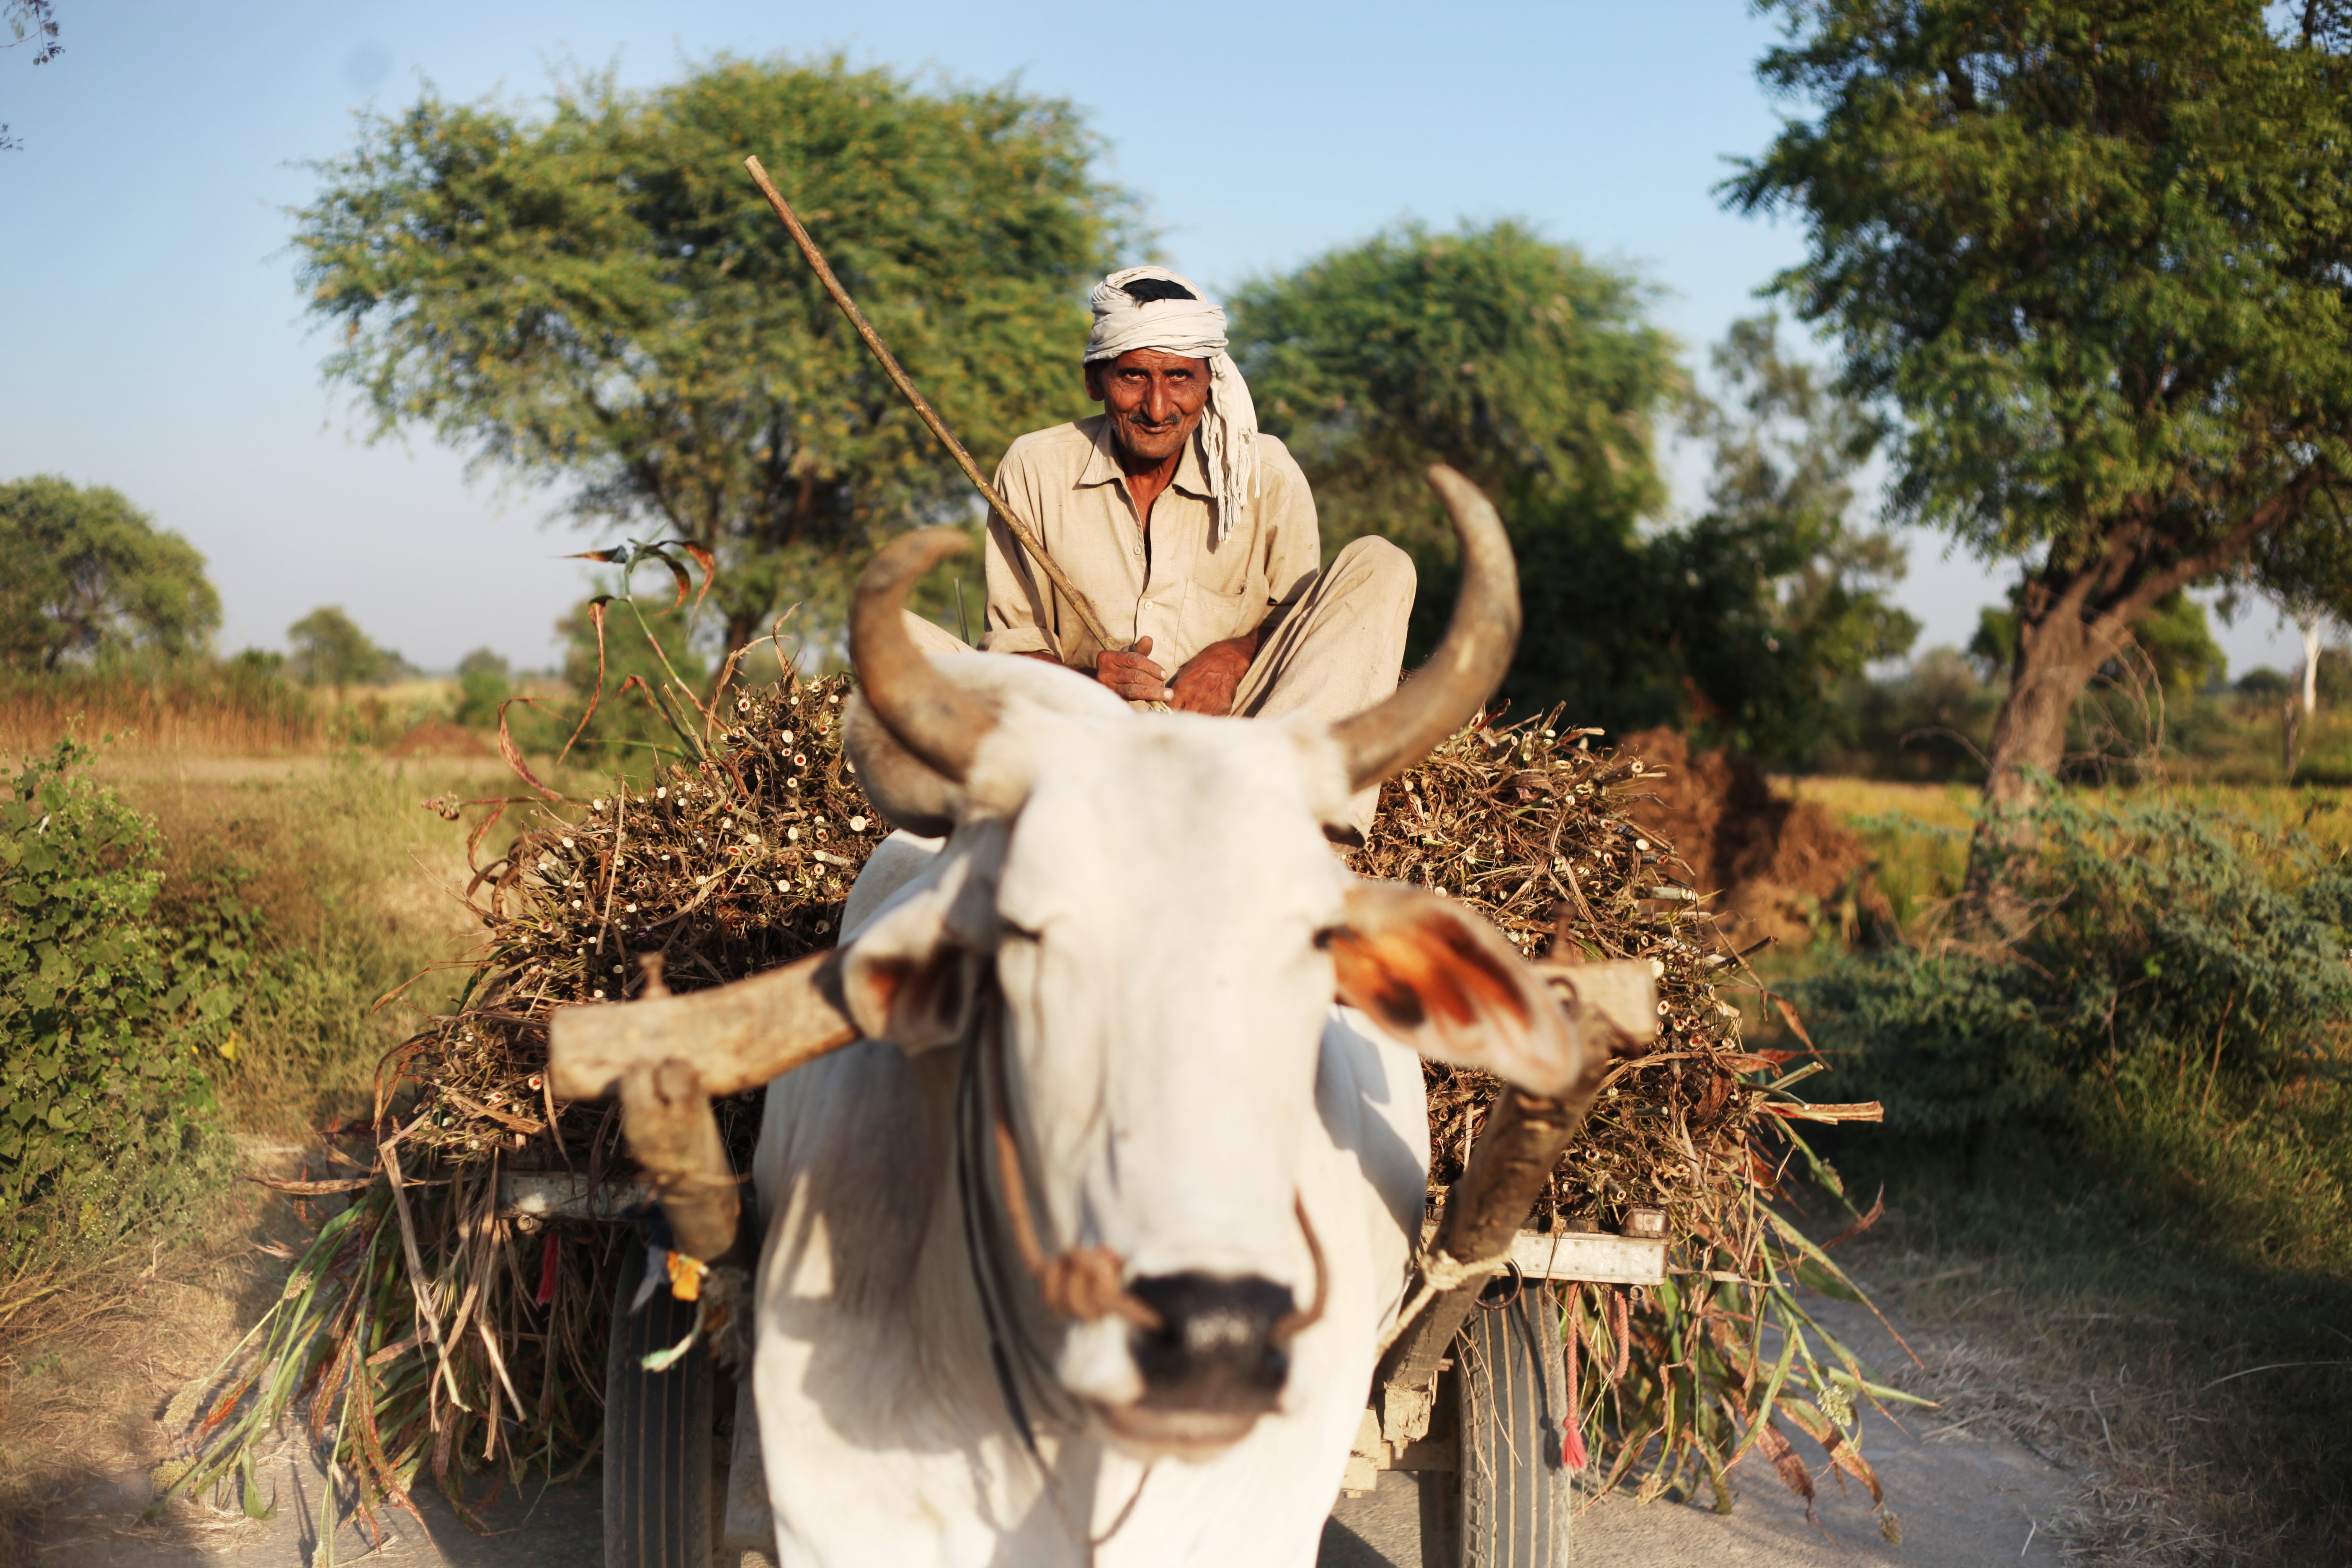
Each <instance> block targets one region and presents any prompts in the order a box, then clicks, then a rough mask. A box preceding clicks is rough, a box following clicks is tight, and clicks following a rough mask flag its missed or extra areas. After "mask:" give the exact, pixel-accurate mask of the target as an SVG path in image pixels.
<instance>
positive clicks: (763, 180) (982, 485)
mask: <svg viewBox="0 0 2352 1568" xmlns="http://www.w3.org/2000/svg"><path fill="white" fill-rule="evenodd" d="M743 167H745V168H746V169H749V170H750V171H751V183H752V184H756V185H758V186H759V187H760V194H761V195H763V196H765V197H767V198H768V205H770V206H772V207H773V208H775V209H776V216H778V217H780V218H782V219H783V220H784V226H785V227H786V228H788V229H790V230H792V233H793V243H794V244H795V245H798V246H799V247H801V254H802V255H803V256H805V257H807V258H808V264H809V266H810V267H811V268H813V269H814V271H815V273H816V279H817V281H818V282H820V283H822V284H824V291H825V292H826V293H828V294H830V295H832V296H833V302H834V303H835V304H836V305H838V306H840V307H841V313H842V314H843V315H845V316H846V317H848V318H849V324H850V325H851V326H853V327H855V328H856V329H857V335H858V336H859V337H860V338H862V339H864V340H865V342H866V348H867V350H869V351H870V352H871V353H873V355H874V357H875V359H876V360H877V361H878V362H879V363H880V364H881V366H882V372H883V374H886V375H887V376H888V377H889V378H890V384H892V385H893V386H896V387H897V388H898V395H899V396H901V397H903V398H905V399H906V400H907V404H908V406H909V407H911V408H912V409H914V411H915V415H916V416H917V417H918V418H919V419H921V420H922V422H923V423H924V424H925V425H927V426H929V427H930V432H931V434H932V435H934V436H936V437H939V441H940V446H942V447H946V448H947V449H948V456H950V457H951V458H954V459H955V460H956V467H958V468H961V469H962V470H963V477H964V478H965V479H970V480H971V483H972V488H973V489H977V490H978V491H979V492H980V493H981V494H982V496H984V497H986V498H987V500H988V504H989V505H990V506H991V507H992V508H993V509H994V510H995V512H996V515H997V516H999V517H1001V518H1003V520H1004V523H1005V526H1006V527H1008V528H1010V529H1011V530H1013V537H1015V538H1017V539H1019V540H1020V541H1021V543H1022V545H1023V547H1024V548H1025V549H1026V550H1027V551H1028V552H1029V558H1030V559H1031V560H1033V561H1034V562H1036V563H1037V565H1038V569H1039V570H1041V571H1043V572H1044V573H1045V577H1046V580H1047V581H1048V582H1050V583H1052V584H1054V590H1055V592H1056V593H1058V594H1060V595H1062V597H1063V598H1064V599H1065V600H1066V601H1067V602H1068V604H1069V606H1070V608H1072V609H1073V610H1076V612H1077V614H1078V620H1079V622H1080V623H1081V624H1082V625H1084V626H1085V627H1086V628H1087V636H1089V637H1093V638H1094V639H1095V643H1096V645H1097V647H1103V648H1106V649H1108V650H1111V651H1113V652H1116V651H1118V647H1119V645H1118V644H1117V643H1114V642H1112V641H1111V640H1110V634H1109V633H1108V632H1107V631H1105V630H1103V625H1102V622H1101V621H1099V620H1097V619H1096V618H1095V612H1094V606H1093V605H1089V604H1087V596H1086V595H1084V594H1081V593H1079V592H1078V589H1077V584H1075V583H1073V582H1071V581H1070V579H1069V575H1068V574H1066V573H1065V572H1064V571H1063V570H1062V569H1061V567H1059V566H1057V565H1055V563H1054V558H1053V557H1052V556H1051V555H1048V554H1046V553H1045V542H1044V541H1042V540H1040V539H1039V538H1038V537H1037V535H1036V533H1035V532H1034V531H1033V530H1032V529H1031V528H1030V527H1029V525H1028V524H1027V523H1025V522H1024V521H1021V520H1020V519H1019V518H1017V517H1015V516H1014V515H1013V507H1012V505H1011V503H1009V502H1008V501H1006V500H1005V499H1004V497H1003V494H1002V493H1001V492H999V491H998V489H997V488H996V487H995V486H994V485H992V484H991V483H989V482H988V476H987V475H985V474H983V473H982V472H981V471H980V465H979V464H978V463H975V462H973V461H972V460H971V453H970V452H967V451H965V450H964V449H963V443H962V442H961V441H959V440H957V439H956V438H955V432H954V431H952V430H950V429H949V428H948V427H947V423H946V421H944V420H942V419H941V418H940V416H939V415H938V414H937V413H936V412H935V411H934V410H933V409H932V407H931V405H929V403H927V402H925V401H924V400H923V395H922V394H921V393H919V392H918V391H916V390H915V384H914V383H913V382H912V381H911V380H909V379H908V376H907V373H906V372H905V371H903V370H901V369H899V368H898V360H897V358H896V357H894V356H893V355H892V354H891V353H890V350H889V346H888V345H887V344H886V343H884V342H883V341H882V334H880V333H879V332H877V331H875V330H874V325H873V323H872V322H870V321H867V320H866V312H865V311H863V310H859V309H858V308H857V301H856V300H853V299H851V298H850V297H849V290H848V289H845V288H843V287H842V286H841V279H838V278H835V276H834V275H833V268H831V267H829V266H827V265H826V263H825V259H824V252H823V251H820V250H819V249H817V247H816V241H815V240H814V239H811V238H810V237H809V231H808V230H807V229H805V228H803V227H802V226H801V220H800V216H799V215H798V214H796V213H794V212H793V207H792V204H791V203H790V202H787V201H786V200H784V195H783V193H782V191H779V190H778V189H776V184H775V182H774V181H773V180H771V179H769V178H768V171H767V170H766V169H765V168H764V167H762V166H761V163H760V160H759V159H757V158H746V159H744V160H743Z"/></svg>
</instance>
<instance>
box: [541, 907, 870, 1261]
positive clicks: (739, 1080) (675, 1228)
mask: <svg viewBox="0 0 2352 1568" xmlns="http://www.w3.org/2000/svg"><path fill="white" fill-rule="evenodd" d="M839 971H840V953H839V952H838V950H834V951H829V952H818V953H811V954H810V955H809V956H808V957H806V958H803V959H801V960H799V961H798V962H796V963H788V964H786V965H784V966H783V967H782V969H772V970H770V971H769V972H768V973H764V974H757V975H753V976H752V977H751V979H749V980H739V981H736V982H734V983H733V984H729V985H720V986H717V987H714V988H713V989H711V990H709V991H696V992H691V993H689V994H686V995H684V996H674V995H672V994H670V992H669V990H668V988H667V987H666V986H665V985H663V984H662V979H661V965H660V963H659V960H658V958H657V957H654V958H649V959H648V961H647V963H646V989H645V994H644V996H643V997H642V998H640V999H639V1000H637V1001H635V1002H625V1003H619V1004H613V1003H606V1004H602V1005H584V1006H572V1007H562V1008H558V1009H557V1010H556V1013H555V1016H554V1018H553V1020H552V1021H551V1023H550V1024H549V1026H548V1047H547V1060H548V1083H549V1086H550V1087H551V1089H553V1090H554V1093H555V1095H556V1098H558V1099H560V1100H603V1099H605V1098H607V1097H609V1096H612V1095H614V1094H617V1095H619V1096H620V1100H621V1131H622V1132H623V1134H624V1135H625V1137H626V1138H627V1139H628V1142H629V1152H630V1153H631V1154H633V1155H635V1157H636V1161H637V1163H639V1164H640V1165H643V1166H644V1167H645V1170H646V1179H647V1180H648V1181H649V1182H650V1183H651V1184H652V1185H653V1189H654V1191H655V1193H656V1194H657V1195H658V1196H659V1197H660V1199H661V1205H662V1213H663V1214H664V1215H667V1217H668V1220H669V1227H670V1231H671V1234H672V1236H673V1237H675V1238H676V1241H677V1250H678V1251H680V1252H683V1253H685V1254H686V1255H687V1256H688V1257H689V1258H698V1259H700V1260H701V1261H702V1262H705V1263H708V1262H710V1261H711V1260H712V1259H714V1258H719V1256H721V1255H722V1254H724V1253H726V1252H727V1251H728V1250H730V1248H731V1247H733V1246H734V1245H735V1237H736V1231H737V1227H738V1225H739V1223H740V1218H741V1214H742V1201H741V1198H740V1194H738V1192H737V1190H736V1189H737V1181H736V1176H735V1173H734V1171H733V1169H732V1168H731V1167H730V1165H729V1164H728V1162H727V1151H726V1148H725V1147H724V1145H722V1144H721V1143H720V1142H719V1119H718V1118H717V1116H715V1115H714V1114H713V1113H712V1111H711V1109H710V1102H711V1100H713V1099H715V1098H718V1097H719V1096H721V1095H730V1094H740V1093H742V1092H743V1091H744V1090H746V1089H757V1088H758V1087H759V1086H760V1085H761V1084H763V1083H766V1082H768V1081H769V1080H770V1079H774V1078H776V1077H778V1076H779V1075H781V1074H783V1073H787V1072H790V1071H791V1070H792V1069H793V1068H796V1067H801V1066H803V1065H804V1064H806V1063H809V1062H812V1061H814V1060H815V1059H816V1058H819V1057H821V1056H824V1055H826V1054H827V1053H829V1052H832V1051H836V1050H839V1049H840V1048H841V1047H844V1046H845V1045H848V1044H850V1043H851V1042H852V1041H854V1040H856V1038H857V1037H858V1030H857V1026H856V1025H855V1024H853V1023H851V1022H850V1020H849V1015H848V1011H847V1009H846V1008H845V1006H844V1005H843V1004H842V1001H841V985H840V979H839Z"/></svg>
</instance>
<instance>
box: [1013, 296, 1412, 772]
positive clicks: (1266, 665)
mask: <svg viewBox="0 0 2352 1568" xmlns="http://www.w3.org/2000/svg"><path fill="white" fill-rule="evenodd" d="M1094 312H1095V324H1094V331H1093V334H1092V335H1091V336H1090V337H1089V338H1088V339H1087V356H1086V384H1087V396H1088V397H1090V398H1092V399H1093V400H1094V401H1096V402H1097V403H1099V404H1101V405H1103V412H1102V413H1100V414H1098V415H1096V416H1092V417H1091V418H1087V419H1080V420H1077V421H1076V422H1075V423H1072V424H1067V425H1057V426H1054V427H1053V428H1052V429H1050V430H1039V431H1036V432H1034V433H1033V434H1031V435H1027V436H1024V437H1021V438H1020V439H1019V440H1017V441H1015V442H1013V447H1012V449H1011V450H1010V451H1008V452H1006V453H1005V455H1004V461H1003V465H1002V466H1001V467H999V468H998V469H997V471H996V483H997V488H998V489H1000V490H1002V491H1003V494H1004V496H1005V499H1006V500H1009V501H1011V502H1012V504H1013V509H1014V510H1016V511H1018V512H1019V513H1021V514H1022V516H1023V518H1024V521H1027V522H1028V523H1029V525H1030V526H1031V527H1032V528H1034V530H1035V531H1036V532H1037V535H1038V537H1039V538H1040V539H1041V540H1042V541H1043V542H1045V549H1046V550H1047V551H1048V552H1051V553H1052V555H1053V556H1054V558H1055V562H1056V563H1058V564H1059V565H1060V566H1061V567H1062V569H1063V570H1064V571H1065V572H1066V573H1067V574H1069V576H1070V579H1071V581H1072V583H1073V584H1075V585H1076V588H1077V590H1078V592H1079V593H1081V594H1083V595H1086V597H1087V601H1088V602H1089V604H1090V605H1091V606H1092V608H1093V610H1094V612H1095V615H1096V616H1097V618H1098V619H1099V620H1100V621H1101V623H1102V625H1103V626H1104V628H1105V629H1106V630H1107V631H1108V632H1109V634H1110V636H1111V637H1112V638H1113V640H1114V641H1117V642H1118V644H1119V646H1118V647H1108V648H1107V647H1099V646H1097V644H1096V643H1095V641H1094V640H1093V638H1091V637H1088V636H1087V632H1086V630H1085V628H1084V625H1083V623H1082V622H1081V621H1080V619H1079V617H1078V616H1076V615H1075V614H1073V613H1072V612H1071V610H1070V609H1069V607H1068V606H1067V605H1065V604H1064V603H1063V602H1062V601H1061V598H1060V595H1058V594H1056V593H1055V589H1054V587H1053V584H1051V583H1049V582H1048V581H1047V580H1046V579H1045V574H1043V573H1041V572H1039V571H1037V570H1036V569H1035V568H1034V566H1033V565H1032V564H1031V563H1030V561H1029V558H1028V555H1027V553H1026V552H1025V551H1024V549H1023V547H1022V546H1021V544H1020V543H1019V542H1017V541H1016V540H1015V539H1014V538H1013V533H1012V531H1011V530H1010V529H1008V528H1006V527H1005V525H1004V523H1003V521H1002V520H996V519H992V520H991V522H990V525H989V530H988V635H987V637H986V638H985V639H984V640H983V643H982V646H983V647H986V648H987V649H988V650H989V651H990V652H992V653H1017V654H1027V655H1029V656H1031V657H1033V658H1045V659H1053V660H1055V661H1057V662H1059V663H1062V664H1065V665H1067V666H1069V667H1070V668H1074V669H1076V670H1078V671H1080V672H1082V673H1084V674H1087V675H1090V676H1092V677H1093V678H1094V679H1097V680H1099V681H1101V682H1102V683H1103V684H1104V685H1105V686H1107V687H1108V688H1110V689H1111V690H1113V691H1115V692H1117V693H1118V695H1119V696H1121V697H1124V698H1126V699H1128V700H1129V701H1133V702H1164V703H1166V704H1167V705H1168V706H1169V707H1171V708H1173V709H1176V710H1180V711H1183V712H1188V713H1208V714H1214V715H1218V716H1223V715H1227V714H1234V715H1240V716H1244V717H1251V718H1257V717H1271V716H1273V715H1275V714H1280V713H1311V714H1315V715H1318V716H1319V717H1322V718H1326V719H1331V720H1339V719H1343V718H1345V717H1347V716H1348V715H1349V714H1350V713H1355V712H1359V711H1360V710H1363V709H1365V708H1368V707H1370V706H1371V705H1372V704H1373V703H1375V702H1377V701H1379V700H1381V699H1382V698H1384V697H1386V696H1387V695H1388V694H1389V693H1390V692H1391V691H1393V690H1395V689H1396V684H1397V674H1398V671H1399V669H1400V668H1402V664H1403V661H1404V633H1405V618H1406V616H1408V615H1409V614H1410V613H1411V612H1412V594H1413V570H1412V560H1411V559H1410V558H1409V557H1408V556H1407V555H1406V554H1405V553H1404V552H1402V550H1399V549H1398V548H1397V547H1396V546H1395V545H1393V544H1391V543H1390V542H1387V541H1386V540H1383V539H1359V540H1356V541H1354V542H1352V543H1350V544H1349V545H1348V546H1347V547H1346V548H1345V549H1343V550H1341V551H1340V552H1339V556H1338V558H1337V559H1335V560H1334V561H1333V562H1332V563H1331V564H1330V565H1329V566H1328V567H1325V566H1323V564H1322V546H1321V542H1320V540H1319V539H1318V537H1317V534H1316V528H1315V498H1314V497H1313V496H1312V495H1310V494H1309V493H1308V492H1307V477H1306V476H1305V475H1304V474H1302V473H1300V472H1299V471H1298V464H1297V462H1296V461H1295V460H1294V459H1293V458H1291V456H1290V453H1289V452H1288V451H1287V450H1286V448H1285V447H1283V445H1282V443H1281V442H1280V441H1278V440H1276V439H1275V438H1274V437H1271V436H1265V435H1261V434H1259V433H1258V429H1257V413H1256V410H1255V408H1254V407H1253V406H1252V405H1251V403H1250V394H1249V387H1248V385H1247V384H1245V383H1244V381H1243V380H1242V375H1241V371H1240V370H1239V369H1238V368H1237V367H1236V366H1235V365H1234V362H1233V360H1232V358H1231V357H1230V356H1228V355H1227V354H1226V353H1225V312H1224V311H1223V310H1222V309H1220V308H1219V307H1218V306H1216V305H1214V304H1213V303H1211V302H1210V301H1209V300H1207V299H1205V298H1203V297H1202V293H1201V291H1200V289H1197V288H1195V287H1194V286H1193V285H1192V283H1191V282H1190V281H1189V280H1187V279H1183V278H1181V277H1179V276H1178V275H1177V274H1175V273H1173V272H1171V271H1169V270H1168V269H1167V268H1164V267H1130V268H1127V269H1125V270H1124V271H1120V272H1114V273H1112V274H1111V275H1110V276H1109V277H1108V278H1106V279H1103V281H1102V282H1100V283H1099V284H1097V285H1096V287H1095V291H1094ZM1368 798H1369V796H1368Z"/></svg>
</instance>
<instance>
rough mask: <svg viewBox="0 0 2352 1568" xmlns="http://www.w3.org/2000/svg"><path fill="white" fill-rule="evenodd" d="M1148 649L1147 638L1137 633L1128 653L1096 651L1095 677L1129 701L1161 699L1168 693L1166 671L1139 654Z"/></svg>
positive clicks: (1148, 651) (1145, 652)
mask: <svg viewBox="0 0 2352 1568" xmlns="http://www.w3.org/2000/svg"><path fill="white" fill-rule="evenodd" d="M1150 651H1151V639H1150V637H1138V638H1136V640H1135V648H1134V651H1132V652H1130V653H1110V652H1103V653H1098V654H1097V655H1095V679H1097V680H1099V681H1101V682H1102V683H1103V684H1104V685H1105V686H1108V687H1109V688H1110V689H1112V690H1113V691H1115V692H1117V693H1118V695H1120V696H1121V697H1124V698H1126V699H1127V700H1129V702H1165V701H1167V700H1169V697H1170V696H1171V693H1170V691H1169V689H1168V673H1167V671H1165V670H1163V669H1161V668H1160V667H1159V666H1158V665H1156V664H1154V663H1152V662H1151V661H1150V659H1148V658H1144V657H1143V656H1144V655H1145V654H1148V653H1150Z"/></svg>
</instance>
